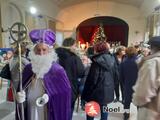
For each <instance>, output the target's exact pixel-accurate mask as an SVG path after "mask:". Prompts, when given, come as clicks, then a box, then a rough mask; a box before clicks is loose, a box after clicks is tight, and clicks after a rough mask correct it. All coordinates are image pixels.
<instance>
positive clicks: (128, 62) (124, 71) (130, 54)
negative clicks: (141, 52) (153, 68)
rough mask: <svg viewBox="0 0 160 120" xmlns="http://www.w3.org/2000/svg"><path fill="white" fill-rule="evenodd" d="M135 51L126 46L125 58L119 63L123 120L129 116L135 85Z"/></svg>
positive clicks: (136, 69)
mask: <svg viewBox="0 0 160 120" xmlns="http://www.w3.org/2000/svg"><path fill="white" fill-rule="evenodd" d="M136 60H137V51H136V49H135V48H134V47H128V48H127V50H126V58H125V60H124V61H123V62H122V63H121V65H120V79H121V81H122V82H123V86H124V88H123V91H124V110H125V113H124V120H128V119H129V116H130V114H129V113H130V104H131V102H132V94H133V89H132V87H133V86H134V85H135V83H136V80H137V76H138V66H137V64H136Z"/></svg>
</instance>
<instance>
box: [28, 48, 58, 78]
mask: <svg viewBox="0 0 160 120" xmlns="http://www.w3.org/2000/svg"><path fill="white" fill-rule="evenodd" d="M29 58H30V60H31V65H32V71H33V72H34V73H35V74H36V77H37V78H42V79H43V77H44V75H45V74H46V73H48V72H49V70H50V68H51V66H52V63H53V62H56V61H57V54H56V53H55V51H54V50H52V51H51V52H49V53H48V54H46V55H36V54H35V53H34V51H33V50H31V52H30V54H29Z"/></svg>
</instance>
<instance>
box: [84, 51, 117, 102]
mask: <svg viewBox="0 0 160 120" xmlns="http://www.w3.org/2000/svg"><path fill="white" fill-rule="evenodd" d="M91 60H92V64H91V67H90V71H89V74H88V76H87V79H86V82H85V86H84V90H83V93H82V99H84V100H85V101H87V102H89V101H95V102H98V103H99V104H100V105H106V104H108V103H110V102H112V101H113V99H114V76H115V68H114V67H115V61H114V58H113V56H112V55H110V54H109V53H107V52H104V53H100V54H98V55H95V56H93V57H92V59H91Z"/></svg>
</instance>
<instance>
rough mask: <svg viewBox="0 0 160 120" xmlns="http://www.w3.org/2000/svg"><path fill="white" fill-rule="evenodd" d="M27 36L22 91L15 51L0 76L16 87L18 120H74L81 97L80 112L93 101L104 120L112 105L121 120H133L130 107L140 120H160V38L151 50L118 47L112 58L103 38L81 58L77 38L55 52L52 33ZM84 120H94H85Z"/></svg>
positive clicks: (36, 32)
mask: <svg viewBox="0 0 160 120" xmlns="http://www.w3.org/2000/svg"><path fill="white" fill-rule="evenodd" d="M29 36H30V39H31V41H32V42H33V44H34V45H33V47H32V49H30V50H29V54H28V50H27V49H26V48H25V46H23V45H22V46H21V47H22V48H23V49H22V50H23V51H22V52H21V56H22V70H23V73H22V90H21V89H20V87H19V86H20V81H19V80H20V78H19V67H18V65H19V61H18V54H19V52H17V50H16V49H15V50H14V52H13V56H12V58H10V61H9V62H8V64H6V66H5V67H4V69H2V71H1V73H0V77H3V78H6V79H8V80H10V81H11V82H12V83H13V89H14V90H13V91H14V101H15V103H16V120H21V119H22V118H23V117H24V118H25V119H26V120H72V116H73V111H74V109H75V102H76V100H77V99H79V97H80V98H81V106H82V110H84V109H85V103H87V102H90V101H95V102H97V103H98V104H99V105H100V110H101V120H107V119H108V113H107V112H106V111H105V112H104V111H103V106H107V105H108V104H109V103H111V102H121V103H122V104H123V106H124V114H123V120H129V117H130V104H131V103H132V102H133V103H134V104H135V105H136V106H137V110H138V115H137V120H159V119H160V76H159V75H160V66H159V65H160V63H159V62H160V60H159V57H160V36H158V37H153V38H151V40H150V42H149V44H150V48H148V47H142V46H139V45H134V46H129V47H125V46H118V47H117V48H116V49H115V52H114V53H112V52H110V50H111V49H112V48H111V46H110V44H109V43H108V42H107V39H106V38H105V37H99V38H96V39H97V40H96V42H94V44H93V45H92V46H89V47H88V48H87V49H86V51H83V54H80V56H79V54H77V51H76V50H77V44H76V43H77V42H76V40H75V39H73V38H66V39H64V41H63V44H62V46H61V47H56V48H54V47H53V46H55V43H56V37H55V33H54V32H53V31H52V30H49V29H35V30H32V31H31V32H30V33H29ZM6 73H7V74H6ZM120 94H121V97H120ZM21 105H23V106H24V111H25V112H24V113H25V114H24V116H23V114H21V113H22V111H23V110H22V109H21ZM86 120H94V117H93V116H89V115H86Z"/></svg>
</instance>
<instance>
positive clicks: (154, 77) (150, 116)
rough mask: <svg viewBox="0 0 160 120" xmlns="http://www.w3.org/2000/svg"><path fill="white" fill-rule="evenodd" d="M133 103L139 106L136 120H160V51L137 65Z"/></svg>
mask: <svg viewBox="0 0 160 120" xmlns="http://www.w3.org/2000/svg"><path fill="white" fill-rule="evenodd" d="M133 89H134V94H133V103H134V104H135V105H136V106H139V109H138V120H160V51H159V52H157V53H155V54H153V55H150V56H148V57H145V58H144V59H142V61H141V62H140V63H139V73H138V79H137V83H136V85H135V86H134V87H133Z"/></svg>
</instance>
